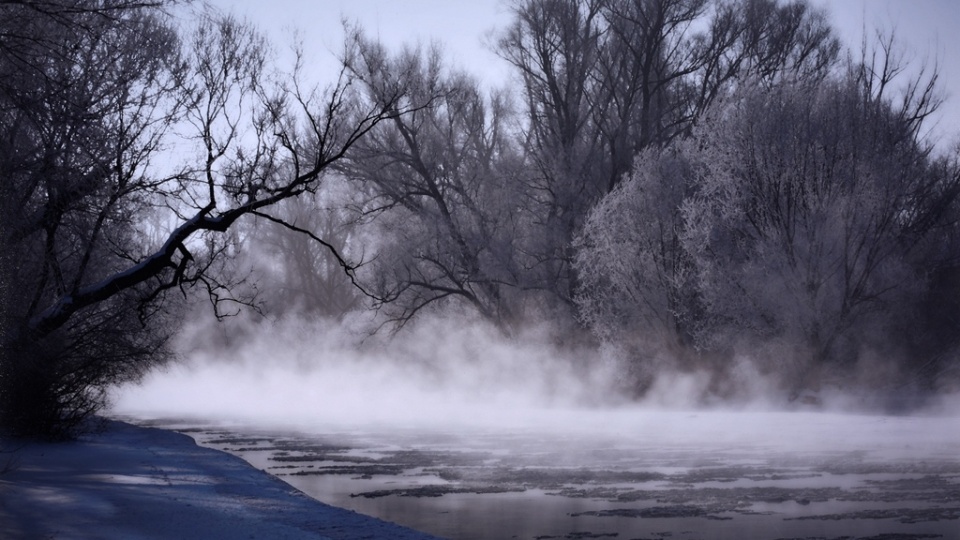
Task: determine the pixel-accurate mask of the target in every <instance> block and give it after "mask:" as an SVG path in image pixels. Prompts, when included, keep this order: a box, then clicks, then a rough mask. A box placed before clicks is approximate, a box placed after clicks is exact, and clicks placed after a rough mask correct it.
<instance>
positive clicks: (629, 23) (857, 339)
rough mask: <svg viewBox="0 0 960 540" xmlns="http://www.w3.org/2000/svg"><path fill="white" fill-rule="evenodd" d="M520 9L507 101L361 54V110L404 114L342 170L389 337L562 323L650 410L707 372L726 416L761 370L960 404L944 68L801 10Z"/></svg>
mask: <svg viewBox="0 0 960 540" xmlns="http://www.w3.org/2000/svg"><path fill="white" fill-rule="evenodd" d="M511 9H512V13H513V22H512V24H511V25H510V26H509V27H508V28H505V29H502V30H501V31H500V32H499V34H497V36H498V39H497V40H496V42H495V50H496V52H497V53H498V55H499V56H500V57H501V58H502V59H503V60H504V61H506V62H509V63H510V64H511V65H512V66H513V68H514V76H515V81H516V84H515V86H514V87H511V88H507V89H505V90H502V91H493V92H485V91H484V90H483V86H482V85H481V84H480V81H477V80H476V79H475V78H473V77H471V76H470V74H469V73H465V72H463V71H460V70H457V69H455V68H453V67H451V66H449V65H447V64H445V62H444V59H443V57H442V54H441V52H440V49H439V47H438V46H434V47H419V48H408V49H406V50H403V51H389V50H386V49H385V48H384V47H383V46H382V45H380V44H378V43H376V42H375V41H372V40H370V39H368V38H366V37H365V36H364V34H363V33H362V31H360V30H357V29H353V31H352V32H351V33H350V43H349V45H350V46H349V47H348V53H349V54H348V55H347V56H346V57H345V58H346V61H345V67H346V69H347V70H349V73H350V74H351V76H352V77H355V78H356V80H357V82H358V86H359V88H360V89H361V92H360V93H359V94H358V95H357V96H354V99H356V100H358V102H359V103H360V104H362V108H365V109H366V108H370V107H376V106H380V105H382V104H383V103H385V102H386V101H387V100H389V99H391V98H392V96H394V95H397V94H398V93H399V94H400V95H401V96H402V97H401V100H400V101H399V102H398V103H397V105H398V106H400V105H401V104H402V105H405V106H406V107H407V109H408V110H409V111H410V112H409V113H408V114H403V115H400V114H394V115H392V116H391V118H390V119H389V120H388V121H386V122H383V123H381V124H379V125H377V126H376V127H375V128H374V129H373V130H371V132H370V133H369V134H368V136H367V137H365V138H363V139H362V140H360V141H358V143H357V144H356V145H355V146H354V147H352V148H351V151H350V152H349V153H348V154H347V156H346V157H345V159H344V160H343V161H341V162H339V163H338V164H337V166H336V169H337V173H338V175H339V176H340V177H341V178H342V180H343V182H344V185H347V186H349V188H348V191H349V193H350V196H349V199H350V200H349V204H348V205H347V206H346V208H347V215H349V214H350V212H353V215H354V216H355V218H356V222H355V223H358V225H357V226H356V231H366V234H367V235H368V240H367V241H365V242H360V243H359V245H361V246H363V248H364V250H366V251H365V252H364V253H365V256H366V257H367V259H368V260H369V264H367V265H366V266H364V267H363V268H362V269H361V270H360V273H359V275H360V276H361V277H362V280H361V281H362V283H364V284H365V285H366V286H367V287H368V292H369V293H370V294H372V295H373V296H374V297H375V298H376V302H374V303H375V304H376V305H377V307H379V308H380V309H381V312H382V314H383V315H384V316H385V317H386V318H388V319H390V320H391V321H393V322H396V323H399V324H402V323H404V322H406V321H408V320H409V319H411V318H412V317H415V316H417V315H420V314H423V313H427V312H433V313H436V312H442V310H445V309H452V308H456V309H466V310H468V311H470V312H474V313H476V314H478V315H479V316H481V317H483V318H485V319H487V320H489V321H490V322H492V323H493V324H496V325H498V326H499V327H501V328H502V329H503V330H504V331H505V332H506V333H507V334H508V335H509V334H510V333H511V332H513V331H514V330H516V329H517V328H518V327H522V326H523V325H525V324H529V323H531V322H537V321H543V320H548V321H550V322H551V323H553V324H555V325H557V328H558V330H557V332H558V335H560V336H563V337H562V338H559V339H571V336H578V335H579V336H580V337H584V336H583V334H588V335H590V336H592V337H593V338H594V339H596V340H597V341H598V342H599V343H600V344H601V345H603V346H604V349H605V351H606V353H608V354H613V355H614V356H616V357H617V358H618V359H619V360H620V361H621V362H622V363H623V365H624V373H625V382H624V384H625V386H626V387H628V388H629V389H630V391H632V392H636V393H637V394H638V395H642V394H643V392H644V391H645V389H646V388H647V387H648V385H649V384H650V383H651V382H652V381H653V379H654V377H655V376H656V374H657V373H658V372H660V371H662V370H681V371H693V370H707V371H709V372H711V373H713V376H714V379H715V380H714V382H713V384H712V387H711V392H714V393H716V394H718V395H719V396H721V397H731V396H732V395H734V394H736V393H737V392H739V391H741V390H743V389H742V388H741V387H739V386H737V384H736V382H735V381H734V380H732V379H735V377H734V374H733V373H732V371H733V370H735V369H737V367H738V366H739V365H740V364H741V361H740V360H737V359H743V358H745V357H746V358H749V359H750V362H751V363H752V364H753V367H755V368H756V369H759V370H760V371H762V372H763V373H765V374H766V375H768V376H770V377H771V379H773V380H775V381H777V382H778V383H779V384H781V386H782V389H783V394H784V396H785V397H789V398H791V399H793V398H796V397H797V396H799V395H800V394H801V393H803V392H804V391H807V390H809V391H813V392H817V391H818V390H819V389H820V388H821V386H822V385H824V384H827V385H829V386H831V387H834V388H844V389H847V390H854V389H868V390H871V391H876V390H883V391H887V392H891V393H895V392H899V391H910V392H917V391H929V390H931V389H943V388H942V386H943V385H945V384H955V382H956V380H955V379H956V377H955V376H954V377H953V378H950V377H947V376H946V374H947V372H949V371H950V370H953V373H954V375H955V373H956V360H955V358H956V352H957V349H956V346H957V345H958V343H957V337H956V335H957V329H958V323H960V319H958V316H960V303H958V302H960V290H958V289H957V285H958V276H960V266H958V262H960V261H958V255H960V244H958V241H960V237H958V232H960V230H958V223H957V218H958V217H960V214H958V211H960V206H958V200H957V194H958V189H960V167H958V162H957V153H956V151H953V152H952V153H944V152H937V151H935V147H934V144H933V141H930V140H928V139H926V138H925V133H926V127H927V123H928V122H927V121H928V119H929V118H930V116H931V115H932V114H933V113H934V112H935V111H936V109H937V107H938V106H939V104H940V93H939V91H938V88H937V86H936V79H937V73H936V70H935V69H931V68H929V66H924V65H910V64H907V63H906V62H905V61H904V60H903V58H904V56H903V53H902V52H901V50H900V49H899V48H898V47H899V46H898V45H897V43H896V42H895V40H894V36H893V35H884V34H880V33H878V34H877V36H876V39H875V40H874V41H873V42H871V43H868V44H865V45H863V47H862V49H861V50H857V51H850V50H845V49H844V48H843V47H842V46H841V45H840V43H839V41H838V39H837V37H836V36H835V33H834V31H833V30H832V29H831V27H830V25H829V24H828V21H827V15H826V13H824V12H822V11H819V10H816V9H814V8H812V7H811V6H810V5H809V4H807V3H806V2H803V1H795V2H777V1H774V0H741V1H729V2H711V1H707V0H696V1H691V0H644V1H625V0H619V1H616V0H594V1H589V0H565V1H560V0H555V1H545V0H524V1H517V2H514V3H513V4H511ZM369 238H374V239H375V240H373V241H371V240H370V239H369ZM300 276H302V274H299V273H298V278H297V279H300ZM325 305H328V304H325ZM948 379H949V380H951V381H953V382H952V383H948V382H947V381H948ZM907 389H909V390H907Z"/></svg>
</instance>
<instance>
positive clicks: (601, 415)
mask: <svg viewBox="0 0 960 540" xmlns="http://www.w3.org/2000/svg"><path fill="white" fill-rule="evenodd" d="M564 418H565V420H567V422H564V420H563V419H560V418H554V419H552V420H549V421H542V422H538V423H535V424H529V425H527V426H525V427H521V426H508V427H503V428H494V427H491V426H486V427H474V428H453V427H450V426H446V427H444V428H438V427H433V428H430V427H425V426H420V427H416V428H413V427H410V428H406V429H400V428H398V427H396V426H390V427H384V426H379V427H371V426H366V427H363V428H361V427H358V426H353V427H350V426H344V425H336V424H328V425H321V424H316V425H312V426H299V427H297V428H296V429H293V427H288V428H284V429H279V428H277V427H273V428H270V429H268V428H266V427H265V426H250V425H232V426H228V427H224V426H223V425H222V424H221V425H212V424H204V423H202V422H195V421H194V422H184V421H180V422H176V421H172V420H157V421H154V422H152V423H153V424H154V425H160V426H161V427H167V428H172V429H179V430H183V431H185V432H187V433H188V434H190V435H192V436H193V437H194V438H196V439H197V440H198V442H200V443H201V444H204V445H206V446H211V447H214V448H218V449H222V450H226V451H229V452H232V453H234V454H237V455H239V456H241V457H243V458H244V459H246V460H248V461H249V462H251V463H252V464H253V465H255V466H256V467H258V468H261V469H264V470H266V471H268V472H271V473H273V474H275V475H277V476H279V477H281V478H282V479H283V480H285V481H287V482H289V483H290V484H292V485H294V486H296V487H297V488H299V489H301V490H302V491H304V492H306V493H308V494H309V495H311V496H313V497H315V498H317V499H319V500H321V501H324V502H326V503H329V504H333V505H336V506H341V507H345V508H350V509H353V510H356V511H358V512H362V513H365V514H370V515H374V516H377V517H379V518H382V519H385V520H388V521H393V522H396V523H400V524H402V525H406V526H409V527H412V528H415V529H419V530H422V531H425V532H429V533H432V534H435V535H437V536H441V537H446V538H451V539H501V538H518V539H531V540H533V539H538V540H545V539H548V538H556V539H566V538H570V539H581V538H618V539H632V538H659V539H663V538H676V539H687V538H716V539H727V538H729V539H734V538H737V539H739V538H760V539H763V538H770V539H775V538H826V539H835V538H844V537H845V538H874V539H881V538H883V539H892V538H898V539H913V538H917V539H919V538H936V537H942V538H957V537H960V433H958V432H960V430H958V429H956V428H957V422H956V419H950V418H886V417H866V416H843V415H826V414H797V413H793V414H790V413H763V414H761V413H664V412H659V413H649V412H644V413H639V412H630V411H620V412H616V413H614V412H610V411H594V412H580V413H578V414H577V415H574V416H570V415H566V416H565V417H564Z"/></svg>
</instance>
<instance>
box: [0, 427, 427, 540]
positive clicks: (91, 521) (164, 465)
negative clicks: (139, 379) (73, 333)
mask: <svg viewBox="0 0 960 540" xmlns="http://www.w3.org/2000/svg"><path fill="white" fill-rule="evenodd" d="M0 451H2V452H3V453H0V471H3V470H4V468H5V466H7V465H10V466H12V470H9V471H7V472H5V473H3V474H0V538H4V539H21V538H22V539H31V540H32V539H41V538H43V539H87V538H91V539H92V538H97V539H121V538H122V539H153V538H204V539H219V538H223V539H228V538H229V539H235V538H244V539H247V538H251V539H258V538H259V539H290V540H295V539H306V538H310V539H334V540H339V539H343V540H354V539H357V540H359V539H379V538H390V539H397V540H427V539H430V538H433V537H431V536H429V535H426V534H422V533H419V532H416V531H412V530H410V529H404V528H402V527H399V526H397V525H394V524H391V523H387V522H385V521H380V520H377V519H374V518H371V517H368V516H364V515H362V514H357V513H355V512H351V511H349V510H343V509H340V508H336V507H332V506H328V505H325V504H323V503H320V502H318V501H315V500H313V499H311V498H309V497H307V496H306V495H304V494H303V493H301V492H300V491H297V490H296V489H294V488H293V487H291V486H289V485H288V484H286V483H284V482H282V481H280V480H278V479H277V478H275V477H273V476H270V475H269V474H267V473H265V472H262V471H259V470H257V469H255V468H253V467H251V466H250V465H249V464H247V463H246V462H245V461H243V460H241V459H240V458H237V457H234V456H231V455H229V454H225V453H223V452H218V451H216V450H211V449H208V448H202V447H199V446H197V445H196V444H195V443H194V441H193V439H191V438H190V437H187V436H186V435H181V434H178V433H172V432H169V431H164V430H159V429H151V428H142V427H137V426H133V425H130V424H126V423H123V422H114V421H111V422H108V424H107V427H106V429H105V430H104V431H103V432H102V433H98V434H92V435H87V436H84V437H81V438H80V439H79V440H78V441H75V442H70V443H61V444H40V443H27V444H22V443H15V442H13V441H4V440H3V439H0Z"/></svg>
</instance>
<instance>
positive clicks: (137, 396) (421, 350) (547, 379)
mask: <svg viewBox="0 0 960 540" xmlns="http://www.w3.org/2000/svg"><path fill="white" fill-rule="evenodd" d="M373 322H374V321H373V320H371V319H370V317H369V316H365V315H360V314H357V315H354V316H352V317H348V318H347V320H345V321H343V322H342V323H340V324H336V323H332V322H327V323H322V322H320V323H318V322H316V321H306V320H303V319H298V318H296V317H290V318H286V319H283V320H274V321H266V320H260V321H254V320H253V319H248V318H239V319H238V320H232V321H231V320H228V321H227V323H225V324H226V326H222V325H223V324H224V323H207V324H204V323H200V322H195V323H192V324H189V325H187V326H186V328H187V329H188V331H185V332H184V333H183V334H182V335H181V337H180V338H179V341H178V347H179V348H180V349H181V361H179V362H176V363H174V364H172V365H170V366H168V367H166V368H165V369H162V370H158V371H155V372H152V373H150V374H149V375H147V377H146V378H145V379H144V380H143V381H142V382H141V383H139V384H129V385H125V386H122V387H120V388H117V389H115V392H114V396H113V409H112V410H113V412H114V413H115V414H123V415H134V416H139V417H149V416H163V417H183V418H195V419H204V420H225V421H237V422H244V423H255V424H257V425H270V426H276V427H291V428H293V427H311V426H339V427H355V426H371V427H375V426H383V427H393V428H419V429H424V428H427V429H438V430H446V431H450V430H469V429H473V428H480V429H505V430H511V429H543V430H548V431H557V430H559V431H568V432H570V433H573V432H574V431H584V430H585V431H586V432H596V431H598V430H599V431H602V432H604V433H606V434H607V435H615V434H617V433H621V434H623V435H628V434H629V433H628V432H629V431H630V430H633V429H634V428H637V427H638V426H647V427H644V428H643V429H642V430H641V431H644V432H649V430H648V429H647V428H651V426H653V424H664V425H659V426H653V427H652V428H651V429H653V430H654V431H656V432H657V433H660V434H661V435H662V434H663V433H665V432H671V433H687V434H692V433H695V432H696V433H698V434H697V438H703V440H714V441H715V440H716V437H717V436H719V435H720V434H721V433H733V432H738V433H740V434H741V435H743V436H746V437H747V438H749V439H754V440H761V439H774V438H776V435H774V433H778V432H779V430H771V427H772V426H771V425H767V424H766V423H765V422H767V420H764V418H765V417H764V415H763V413H764V412H765V411H769V412H795V413H798V415H799V416H797V417H796V418H800V417H801V416H802V417H803V418H814V417H815V416H816V415H814V414H812V413H818V414H822V416H823V418H828V417H829V418H834V417H837V416H838V415H841V414H845V413H853V414H861V415H874V414H877V413H882V412H883V411H882V410H877V409H875V408H872V405H873V404H875V403H876V401H875V400H874V401H871V400H870V399H868V398H867V397H865V396H855V395H847V394H844V393H843V392H842V391H841V390H840V389H824V390H822V392H821V394H820V396H818V402H817V403H810V402H801V401H798V402H791V401H788V400H786V399H785V398H784V396H783V393H782V391H781V390H780V389H779V387H778V386H777V383H776V382H775V381H774V380H773V379H772V378H767V377H765V376H764V375H762V374H761V372H760V371H759V370H758V369H757V368H756V367H754V366H755V364H756V361H755V360H753V359H751V358H749V357H746V356H739V357H737V358H736V359H735V361H734V364H735V365H733V366H732V367H731V368H730V369H729V370H728V373H727V374H726V375H725V376H724V380H725V381H726V384H727V386H730V385H734V386H736V388H737V389H738V392H739V393H738V394H737V395H736V396H735V397H734V398H729V397H727V398H720V397H718V396H716V395H714V394H713V390H712V389H713V388H715V387H716V384H711V381H712V380H715V379H716V374H711V373H708V372H705V371H702V372H697V371H694V372H688V373H681V372H677V371H670V370H664V371H662V372H661V373H659V374H658V375H657V376H656V378H655V380H654V382H653V383H652V385H651V386H650V388H649V390H648V391H647V392H646V393H645V394H644V395H643V396H640V397H637V396H636V395H634V394H633V393H631V388H630V385H629V381H631V380H632V379H631V378H630V377H628V376H627V375H626V373H627V371H628V368H627V366H626V365H625V364H623V363H621V362H618V361H617V360H616V358H615V355H613V354H611V353H609V352H607V351H605V350H604V349H603V348H601V347H596V346H593V345H582V346H569V345H568V346H566V347H564V348H561V347H559V346H558V345H556V344H555V341H556V337H555V336H554V335H553V334H552V333H551V332H550V331H549V329H548V328H547V327H546V326H544V327H539V328H531V329H529V330H527V331H525V332H523V333H522V334H521V335H518V336H513V337H510V338H507V337H504V336H503V335H502V334H501V333H500V332H499V331H498V330H497V329H495V328H493V327H492V326H490V325H488V324H484V323H482V322H479V321H477V320H475V319H471V318H469V317H466V316H454V315H449V316H447V317H445V318H442V319H441V318H439V317H429V318H424V319H422V320H419V321H416V322H413V323H411V324H410V325H408V326H407V327H406V328H404V329H403V330H402V331H400V332H398V333H396V334H393V333H390V332H386V331H380V332H376V333H371V330H372V329H373V328H374V324H373ZM350 328H352V329H354V330H347V329H350ZM360 329H362V330H360ZM225 336H230V337H225ZM958 404H960V400H958V399H957V398H956V397H951V396H942V397H939V398H937V399H930V400H927V402H926V405H925V407H924V408H922V409H920V408H916V409H913V410H911V411H910V412H911V414H912V415H914V416H951V415H955V414H956V411H958V410H960V408H958V407H957V405H958ZM709 410H719V411H723V412H728V413H729V412H750V413H751V415H750V416H749V418H751V419H752V420H751V422H759V424H758V425H743V424H742V423H740V422H736V421H734V422H733V423H732V424H729V425H725V426H723V427H718V426H716V425H712V424H711V422H710V421H707V422H703V421H702V417H701V420H692V419H695V418H697V416H696V415H697V414H703V413H705V412H707V411H709ZM744 418H747V417H746V416H745V417H744ZM770 418H773V417H770ZM598 420H599V423H598ZM675 421H680V422H682V423H684V424H686V426H685V427H683V428H677V427H676V426H673V427H671V428H670V429H666V428H667V427H668V425H669V424H671V423H673V422H675ZM818 422H819V421H813V425H817V423H818ZM824 422H827V424H829V421H827V420H824ZM734 428H735V429H734ZM748 434H751V435H748ZM585 435H586V433H585ZM850 435H852V434H850Z"/></svg>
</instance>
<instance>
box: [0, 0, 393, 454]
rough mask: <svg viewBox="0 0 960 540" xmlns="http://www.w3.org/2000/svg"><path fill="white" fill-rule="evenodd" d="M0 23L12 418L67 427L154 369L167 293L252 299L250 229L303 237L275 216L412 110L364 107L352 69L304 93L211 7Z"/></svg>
mask: <svg viewBox="0 0 960 540" xmlns="http://www.w3.org/2000/svg"><path fill="white" fill-rule="evenodd" d="M40 7H42V9H40ZM0 11H2V12H3V14H4V16H3V17H0V20H2V21H4V22H3V23H0V24H2V25H3V28H4V31H5V32H8V34H10V35H13V36H14V38H13V39H12V40H10V41H8V40H5V41H4V43H5V46H4V47H3V48H0V71H2V72H3V73H4V75H5V77H4V84H3V85H2V88H0V90H2V94H0V100H2V101H0V122H2V123H3V126H4V129H3V133H4V135H3V140H2V142H0V168H2V169H3V172H4V174H5V178H8V179H9V181H7V180H5V181H4V183H3V188H2V189H3V191H4V192H3V194H2V195H3V197H2V199H3V201H4V204H5V208H4V212H3V214H4V223H3V229H2V232H3V253H4V255H5V259H4V264H3V271H4V279H3V280H2V281H3V282H4V284H5V288H4V291H3V292H4V299H3V307H4V313H3V315H4V324H3V336H2V338H3V349H2V350H3V357H2V359H0V388H2V392H0V394H2V402H0V423H2V425H3V426H4V427H5V428H7V429H13V430H15V431H19V432H21V433H36V434H48V435H50V434H52V435H56V434H65V433H68V432H69V430H70V429H71V428H73V427H75V426H76V424H77V423H79V422H81V421H82V420H83V419H84V418H86V417H88V416H89V415H90V414H91V413H92V412H95V411H96V410H97V409H98V408H99V407H101V406H102V404H103V402H104V388H105V386H106V385H107V384H110V383H113V382H116V381H120V380H124V379H126V378H130V377H136V376H137V375H139V374H140V373H142V372H143V371H144V369H146V368H148V367H149V366H151V365H153V364H154V363H155V362H157V361H159V360H162V358H163V355H162V353H163V351H164V343H165V336H166V335H167V334H168V332H167V331H166V325H165V324H164V319H165V318H169V315H170V314H171V313H172V312H171V309H172V308H173V307H174V306H173V304H172V303H171V302H173V301H174V299H175V298H176V295H171V294H170V293H171V292H179V291H186V290H188V289H190V288H192V287H199V288H200V289H201V290H203V291H205V292H206V293H207V294H208V296H209V298H210V299H211V301H212V302H213V304H214V306H215V309H216V311H217V313H218V314H219V315H222V314H224V313H225V312H224V311H223V309H222V308H224V307H227V306H228V304H229V303H231V302H232V303H237V302H241V303H242V302H243V301H244V300H243V299H242V298H237V297H235V296H232V295H231V294H230V292H229V291H230V285H231V282H230V279H228V278H227V277H225V274H224V273H221V271H225V270H227V265H226V264H225V258H226V257H228V256H229V255H230V254H231V252H232V250H233V249H234V248H235V247H236V245H235V244H233V243H231V234H230V231H231V229H232V227H234V226H235V224H236V223H237V222H238V221H239V220H240V219H241V218H243V217H244V216H250V217H251V218H253V217H262V218H265V219H268V220H270V221H272V222H275V223H277V224H279V225H280V226H286V227H289V228H295V226H293V225H292V224H289V223H286V222H285V221H283V220H282V219H281V218H279V217H276V216H271V215H270V214H269V213H268V212H269V211H270V209H271V208H272V207H273V206H275V205H277V204H279V203H281V202H283V201H285V200H288V199H292V198H296V197H298V196H300V195H302V194H305V193H311V192H314V191H316V189H317V188H318V186H319V185H320V183H321V181H322V179H323V178H324V175H325V173H326V171H327V170H328V169H329V168H330V166H331V165H332V164H333V163H335V162H336V161H338V160H340V159H341V158H342V157H343V156H344V154H345V153H346V151H347V150H348V149H349V148H350V147H351V146H352V145H353V144H355V143H356V142H357V141H358V140H359V139H360V138H361V137H363V135H364V134H366V133H367V132H368V131H369V130H370V129H371V128H373V127H374V126H375V125H376V124H377V123H378V122H380V121H381V120H383V119H384V118H386V117H387V116H390V115H393V114H400V113H402V112H403V111H402V110H400V109H398V108H397V107H396V106H395V103H394V102H393V101H392V100H390V99H388V97H387V96H385V99H384V101H383V102H380V103H377V104H376V105H373V106H371V108H369V109H364V110H361V109H358V108H357V107H358V106H359V104H358V102H356V101H353V100H350V99H349V95H350V92H351V80H350V78H349V77H347V76H346V74H343V75H342V76H341V77H340V79H339V80H338V81H337V82H336V83H335V84H334V85H332V86H331V87H330V88H329V89H328V90H326V91H323V92H321V91H320V90H319V89H316V88H305V87H303V86H302V85H301V84H300V83H299V82H298V73H296V72H295V73H293V74H290V75H284V74H280V73H278V72H276V71H275V70H273V69H271V66H270V65H269V57H268V54H267V50H268V49H267V46H266V43H265V42H264V40H263V38H261V37H260V36H259V35H258V34H257V32H256V31H255V30H254V29H253V28H252V27H250V26H249V25H248V24H245V23H242V22H240V21H238V20H236V19H234V18H231V17H225V16H220V15H217V14H212V13H202V14H201V15H199V16H198V18H197V19H198V22H197V24H196V26H195V29H194V30H192V31H191V32H189V33H186V34H181V33H179V32H177V31H176V30H175V29H173V28H172V27H171V26H170V25H169V24H168V22H166V18H165V15H164V13H163V12H162V11H160V10H159V9H158V8H156V7H154V4H152V3H151V4H141V3H130V2H126V3H123V2H108V1H93V0H91V1H89V2H87V1H77V2H53V3H44V4H42V6H40V5H39V4H35V3H19V2H17V3H12V4H11V3H6V4H4V5H2V6H0ZM13 25H16V26H13ZM171 150H175V151H176V152H175V153H174V152H171ZM175 155H176V156H183V157H184V160H183V163H179V164H177V163H175V162H172V160H171V157H173V156H175ZM147 217H150V218H152V219H146V218H147ZM148 222H152V223H160V224H162V226H163V227H164V229H165V232H163V233H161V234H157V231H147V230H144V229H145V226H144V224H145V223H148ZM151 236H153V237H157V236H159V237H160V241H159V242H157V243H156V244H152V243H147V242H146V241H145V239H146V238H149V237H151ZM316 240H317V241H320V242H321V243H322V242H323V240H322V239H321V238H319V237H316ZM327 247H331V248H332V246H330V245H328V246H327ZM338 262H339V263H341V264H342V266H343V268H344V269H345V270H346V271H347V272H348V274H349V275H352V273H351V272H352V267H351V266H350V265H349V264H348V263H347V262H346V261H345V260H343V259H342V258H338Z"/></svg>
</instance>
